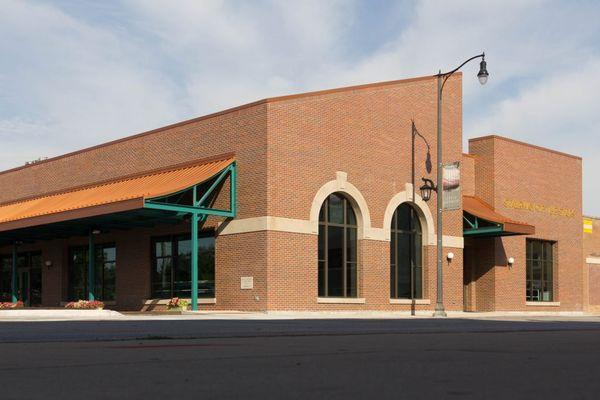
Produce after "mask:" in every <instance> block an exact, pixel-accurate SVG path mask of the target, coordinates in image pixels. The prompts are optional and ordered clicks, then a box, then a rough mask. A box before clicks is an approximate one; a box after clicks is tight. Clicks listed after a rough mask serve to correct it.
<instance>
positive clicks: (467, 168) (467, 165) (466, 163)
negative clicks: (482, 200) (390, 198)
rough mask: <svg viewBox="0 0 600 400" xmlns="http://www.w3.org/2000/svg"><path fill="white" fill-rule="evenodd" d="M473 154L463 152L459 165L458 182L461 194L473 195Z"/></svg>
mask: <svg viewBox="0 0 600 400" xmlns="http://www.w3.org/2000/svg"><path fill="white" fill-rule="evenodd" d="M475 158H476V157H475V156H472V155H470V154H463V155H462V161H461V166H460V181H461V182H460V184H461V190H462V194H463V196H475Z"/></svg>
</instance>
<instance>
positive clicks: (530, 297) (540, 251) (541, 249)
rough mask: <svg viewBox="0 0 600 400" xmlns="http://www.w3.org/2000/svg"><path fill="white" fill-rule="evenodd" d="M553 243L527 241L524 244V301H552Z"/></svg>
mask: <svg viewBox="0 0 600 400" xmlns="http://www.w3.org/2000/svg"><path fill="white" fill-rule="evenodd" d="M553 251H554V243H553V242H549V241H544V240H535V239H528V240H527V243H526V287H525V290H526V299H527V301H552V300H553V296H554V295H553V279H554V277H553V270H554V261H553Z"/></svg>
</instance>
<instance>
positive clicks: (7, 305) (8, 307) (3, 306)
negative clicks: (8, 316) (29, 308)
mask: <svg viewBox="0 0 600 400" xmlns="http://www.w3.org/2000/svg"><path fill="white" fill-rule="evenodd" d="M15 308H23V302H22V301H20V300H19V301H17V302H16V303H11V302H8V301H7V302H6V303H0V310H12V309H15Z"/></svg>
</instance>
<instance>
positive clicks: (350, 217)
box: [346, 200, 356, 225]
mask: <svg viewBox="0 0 600 400" xmlns="http://www.w3.org/2000/svg"><path fill="white" fill-rule="evenodd" d="M346 224H348V225H356V215H355V214H354V210H353V209H352V205H351V204H350V202H349V201H348V200H346Z"/></svg>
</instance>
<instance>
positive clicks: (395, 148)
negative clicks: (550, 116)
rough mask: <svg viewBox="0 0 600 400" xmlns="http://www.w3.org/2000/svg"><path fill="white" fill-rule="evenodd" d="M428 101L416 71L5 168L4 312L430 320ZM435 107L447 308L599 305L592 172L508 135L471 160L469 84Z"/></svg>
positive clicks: (453, 83) (455, 80)
mask: <svg viewBox="0 0 600 400" xmlns="http://www.w3.org/2000/svg"><path fill="white" fill-rule="evenodd" d="M436 88H437V81H436V78H435V77H423V78H416V79H407V80H401V81H392V82H384V83H376V84H370V85H362V86H354V87H348V88H341V89H334V90H326V91H320V92H314V93H306V94H300V95H291V96H284V97H278V98H270V99H266V100H261V101H258V102H255V103H251V104H247V105H243V106H240V107H236V108H233V109H229V110H225V111H222V112H219V113H215V114H211V115H207V116H204V117H200V118H196V119H193V120H189V121H184V122H181V123H178V124H174V125H170V126H167V127H164V128H160V129H156V130H153V131H150V132H145V133H142V134H138V135H134V136H131V137H127V138H124V139H121V140H117V141H113V142H109V143H106V144H102V145H98V146H95V147H92V148H88V149H85V150H81V151H77V152H74V153H70V154H66V155H63V156H60V157H55V158H52V159H48V160H44V161H41V162H38V163H34V164H31V165H26V166H23V167H18V168H14V169H11V170H8V171H4V172H2V173H0V188H1V190H0V295H1V296H2V297H3V298H2V301H11V300H12V299H13V297H14V298H15V299H21V300H23V301H24V302H25V303H26V304H27V305H29V306H44V307H57V306H60V305H61V304H62V303H64V302H67V301H70V300H77V299H80V298H88V297H89V296H93V297H94V298H99V299H102V300H103V301H104V302H105V303H107V305H108V306H110V307H113V308H115V309H134V310H139V309H155V308H160V307H164V304H166V302H167V300H168V299H170V298H171V297H175V296H177V297H183V298H189V297H192V298H194V297H195V296H196V294H197V296H198V303H199V307H200V308H201V309H211V310H261V311H264V310H268V311H276V310H313V311H319V310H323V311H326V310H398V311H408V310H410V309H411V307H414V308H416V309H417V310H433V308H434V306H435V298H436V285H435V283H436V241H435V235H436V231H437V227H436V220H435V203H436V193H435V192H434V193H432V198H431V199H430V201H425V200H424V199H423V198H421V196H420V192H419V190H418V187H419V186H420V184H421V178H431V179H434V178H435V174H436V170H435V165H436V163H437V160H435V154H430V155H428V148H435V146H436V144H437V143H436V134H435V133H436V115H437V114H436V112H437V110H436ZM443 107H444V109H443V129H444V143H443V146H444V159H443V162H444V163H445V165H447V166H448V177H447V180H446V179H445V180H444V185H443V186H444V193H445V194H444V196H447V197H444V201H445V204H446V199H447V205H448V207H446V208H447V210H445V211H444V225H443V227H444V231H443V243H444V248H443V254H444V255H448V254H449V253H452V254H453V256H454V257H453V258H452V259H451V260H450V259H449V258H447V259H445V260H444V266H443V271H444V272H443V278H444V279H443V280H444V292H443V293H444V304H445V306H446V309H448V310H454V311H460V310H467V311H494V310H536V311H537V310H552V311H555V310H564V311H573V310H583V309H584V308H585V307H587V306H588V305H589V304H591V303H593V302H596V301H597V303H598V304H600V298H599V299H597V297H598V295H597V294H596V292H595V291H594V289H593V287H592V285H596V287H597V288H598V290H600V270H599V271H595V268H596V267H593V268H592V267H591V266H590V265H589V263H588V261H590V257H596V256H594V255H593V254H591V253H590V254H587V253H586V255H585V256H584V250H583V243H584V237H583V235H584V233H583V231H582V226H581V221H582V210H581V208H582V207H581V189H582V188H581V159H580V158H578V157H575V156H571V155H568V154H563V153H560V152H557V151H553V150H548V149H544V148H540V147H536V146H532V145H528V144H525V143H521V142H517V141H514V140H511V139H507V138H503V137H499V136H486V137H481V138H477V139H472V140H470V142H469V154H463V152H462V85H461V75H460V74H456V75H454V76H453V77H451V78H450V79H449V81H448V82H447V84H446V90H445V92H444V105H443ZM415 130H417V131H418V132H419V133H420V134H421V135H422V138H424V140H420V138H419V139H417V140H416V141H415V151H414V154H415V163H414V176H415V177H416V182H415V184H414V185H413V182H412V176H413V168H412V162H411V154H412V151H411V143H412V137H413V132H414V131H415ZM428 159H431V161H432V163H431V164H433V168H428V164H429V163H428ZM457 167H458V168H457ZM458 171H460V174H458V173H457V172H458ZM415 186H416V188H415ZM415 189H416V190H415ZM594 223H597V222H594ZM196 230H197V231H198V233H197V234H196V232H195V231H196ZM599 230H600V228H597V229H596V231H599ZM586 243H587V241H586ZM590 243H591V242H590ZM196 244H197V245H196ZM595 245H597V243H596V242H594V243H593V244H590V245H589V246H592V247H593V246H595ZM596 248H597V250H596V252H597V253H598V254H600V248H598V247H597V246H596ZM196 249H197V251H196ZM586 251H587V250H586ZM91 254H92V255H93V256H92V257H90V255H91ZM594 254H596V253H594ZM582 260H583V261H582ZM592 261H594V260H592ZM192 265H198V268H197V269H195V268H192V267H191V266H192ZM196 281H197V285H196V284H195V282H196ZM593 282H596V283H593ZM590 287H592V289H590ZM196 292H197V293H196ZM592 292H593V293H594V294H592ZM594 296H595V297H594ZM588 299H589V300H588ZM592 300H593V301H592Z"/></svg>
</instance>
